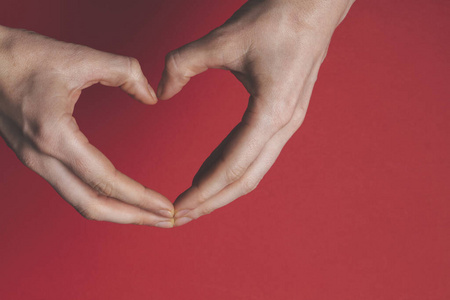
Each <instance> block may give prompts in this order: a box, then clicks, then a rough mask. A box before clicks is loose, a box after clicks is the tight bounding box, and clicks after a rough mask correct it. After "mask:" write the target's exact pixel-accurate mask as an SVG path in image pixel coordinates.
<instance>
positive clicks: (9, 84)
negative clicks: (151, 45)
mask: <svg viewBox="0 0 450 300" xmlns="http://www.w3.org/2000/svg"><path fill="white" fill-rule="evenodd" d="M96 83H101V84H103V85H106V86H114V87H120V88H121V89H122V90H124V91H125V92H127V93H128V94H130V95H131V96H132V97H134V98H136V99H137V100H139V101H140V102H143V103H145V104H155V103H156V102H157V99H156V96H155V93H154V91H153V89H152V88H151V87H150V85H149V84H148V82H147V79H146V78H145V76H144V75H143V73H142V71H141V68H140V66H139V63H138V61H137V60H136V59H133V58H129V57H123V56H118V55H114V54H109V53H104V52H100V51H97V50H94V49H91V48H88V47H85V46H80V45H75V44H69V43H64V42H59V41H56V40H53V39H50V38H47V37H44V36H41V35H38V34H36V33H32V32H26V31H23V30H18V29H11V28H6V27H0V135H1V136H2V137H3V138H4V140H5V141H6V143H7V144H8V146H9V147H10V148H11V149H12V150H13V151H14V152H15V153H16V155H17V156H18V158H19V159H20V160H21V161H22V162H23V163H24V164H25V165H26V166H28V167H29V168H30V169H32V170H34V171H35V172H37V173H38V174H39V175H41V176H42V177H43V178H44V179H45V180H47V181H48V182H49V183H50V184H51V185H52V186H53V188H54V189H55V190H56V191H57V192H58V193H59V194H60V195H61V196H62V197H63V198H64V199H65V200H66V201H67V202H69V203H70V204H71V205H72V206H73V207H74V208H75V209H76V210H77V211H78V212H79V213H81V214H82V215H83V216H84V217H86V218H88V219H93V220H103V221H110V222H115V223H125V224H129V223H131V224H141V225H151V226H158V227H163V228H170V227H172V226H173V205H172V203H171V202H170V201H169V200H168V199H167V198H166V197H164V196H162V195H161V194H159V193H157V192H155V191H152V190H150V189H148V188H146V187H144V186H143V185H141V184H140V183H138V182H136V181H134V180H133V179H131V178H129V177H127V176H126V175H124V174H122V173H120V172H119V171H118V170H116V169H115V167H114V166H113V164H112V163H111V162H110V161H109V160H108V159H107V158H106V157H105V156H104V155H103V154H102V153H101V152H100V151H99V150H98V149H96V148H95V147H94V146H92V145H91V144H90V143H89V142H88V139H87V138H86V137H85V136H84V135H83V133H82V132H81V131H80V130H79V128H78V126H77V123H76V121H75V119H74V117H73V116H72V114H73V109H74V106H75V103H76V102H77V100H78V98H79V96H80V94H81V91H82V90H83V89H84V88H87V87H89V86H91V85H93V84H96Z"/></svg>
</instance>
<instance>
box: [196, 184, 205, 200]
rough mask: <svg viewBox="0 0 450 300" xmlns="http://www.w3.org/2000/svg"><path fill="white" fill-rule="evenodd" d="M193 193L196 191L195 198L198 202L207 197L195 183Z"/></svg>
mask: <svg viewBox="0 0 450 300" xmlns="http://www.w3.org/2000/svg"><path fill="white" fill-rule="evenodd" d="M195 193H196V196H197V197H196V198H197V201H198V203H200V204H201V203H205V202H206V200H207V199H208V197H206V195H205V194H204V191H203V190H202V189H201V188H199V187H198V186H197V185H195Z"/></svg>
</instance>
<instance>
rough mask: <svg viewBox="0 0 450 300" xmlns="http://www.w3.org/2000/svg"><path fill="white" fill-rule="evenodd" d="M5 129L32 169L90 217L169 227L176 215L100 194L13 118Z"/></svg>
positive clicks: (6, 123)
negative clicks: (33, 142) (32, 141)
mask: <svg viewBox="0 0 450 300" xmlns="http://www.w3.org/2000/svg"><path fill="white" fill-rule="evenodd" d="M2 132H6V134H5V135H7V136H13V137H15V138H14V140H15V142H14V146H15V148H14V150H15V152H16V154H17V156H18V158H19V159H20V160H21V161H22V162H23V163H24V164H25V165H26V166H28V167H29V168H30V169H32V170H34V171H35V172H37V173H38V174H39V175H41V176H42V177H43V178H44V179H46V180H47V181H48V182H49V183H50V184H51V185H52V186H53V188H54V189H55V190H56V191H57V192H58V193H59V194H60V195H61V197H62V198H64V199H65V200H66V201H67V202H68V203H69V204H71V205H72V206H73V207H75V208H76V209H77V210H78V211H79V212H80V213H81V214H82V215H83V216H85V217H86V218H88V219H93V220H99V221H109V222H115V223H122V224H141V225H150V226H158V227H163V228H170V227H172V224H173V219H171V218H166V217H163V216H160V215H155V214H153V213H151V212H148V211H146V210H143V209H139V208H137V207H134V206H131V205H128V204H125V203H123V202H121V201H118V200H116V199H113V198H108V197H106V196H103V195H100V194H99V193H98V192H97V191H95V190H93V189H92V188H91V187H89V186H88V185H86V184H85V183H84V182H83V181H82V180H80V179H79V178H78V177H77V176H76V175H75V174H73V173H72V172H71V171H70V170H69V169H68V168H67V167H66V166H65V165H64V164H62V163H61V162H60V161H58V160H57V159H55V158H53V157H51V156H48V155H45V154H43V153H40V152H38V151H37V150H36V149H35V148H34V147H33V146H31V144H30V143H28V142H27V141H26V139H25V138H24V137H20V136H21V133H20V131H19V130H18V128H17V127H15V126H14V125H12V123H11V122H2Z"/></svg>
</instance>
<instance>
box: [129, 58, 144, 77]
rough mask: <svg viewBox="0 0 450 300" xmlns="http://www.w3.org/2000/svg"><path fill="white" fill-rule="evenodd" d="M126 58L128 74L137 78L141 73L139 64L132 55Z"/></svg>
mask: <svg viewBox="0 0 450 300" xmlns="http://www.w3.org/2000/svg"><path fill="white" fill-rule="evenodd" d="M127 59H128V68H129V74H130V76H131V77H132V78H133V79H135V80H139V79H140V78H141V75H142V69H141V64H140V63H139V61H138V60H137V59H136V58H134V57H127Z"/></svg>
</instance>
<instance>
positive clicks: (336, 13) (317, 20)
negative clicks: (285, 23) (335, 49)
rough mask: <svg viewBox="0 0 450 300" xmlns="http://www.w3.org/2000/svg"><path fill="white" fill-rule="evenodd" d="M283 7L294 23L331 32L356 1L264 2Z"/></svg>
mask: <svg viewBox="0 0 450 300" xmlns="http://www.w3.org/2000/svg"><path fill="white" fill-rule="evenodd" d="M266 1H267V2H269V3H270V4H271V5H274V6H278V7H284V10H285V11H286V12H287V13H288V14H290V15H291V16H292V17H293V20H294V22H295V23H297V24H300V25H305V24H306V25H308V27H311V28H316V29H319V30H320V31H325V32H331V33H332V32H333V31H334V29H335V28H336V27H337V26H338V25H339V24H340V23H341V22H342V21H343V20H344V18H345V16H346V15H347V13H348V11H349V9H350V7H351V6H352V5H353V3H354V2H355V1H356V0H266Z"/></svg>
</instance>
